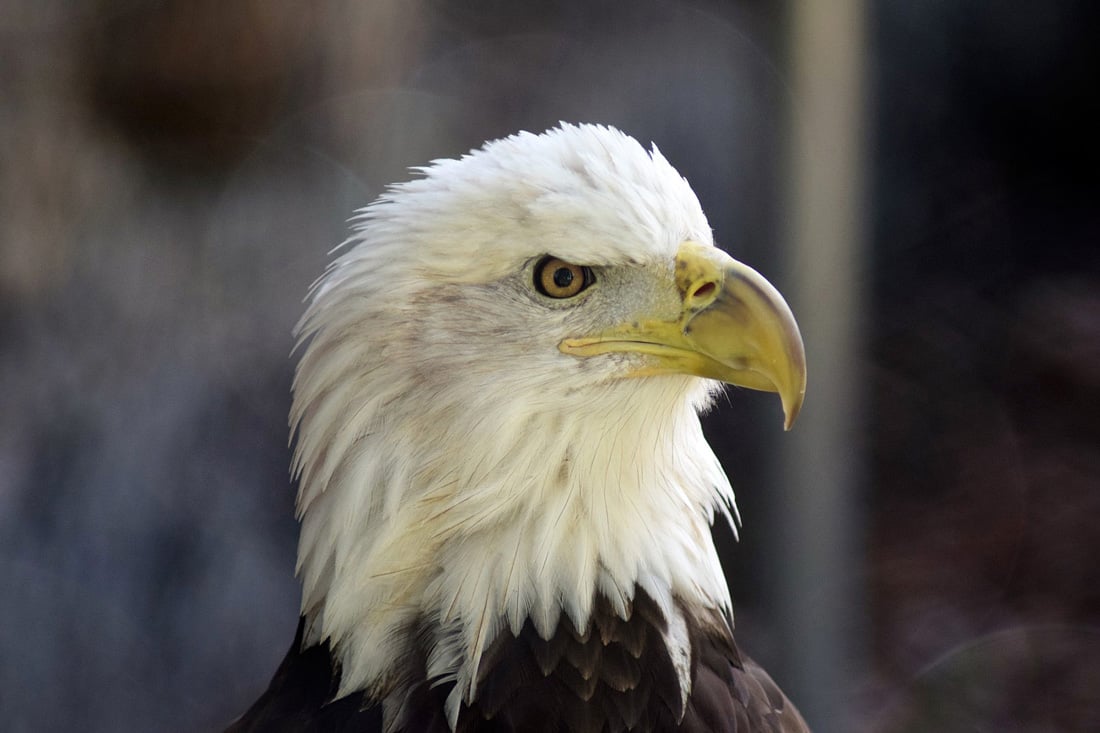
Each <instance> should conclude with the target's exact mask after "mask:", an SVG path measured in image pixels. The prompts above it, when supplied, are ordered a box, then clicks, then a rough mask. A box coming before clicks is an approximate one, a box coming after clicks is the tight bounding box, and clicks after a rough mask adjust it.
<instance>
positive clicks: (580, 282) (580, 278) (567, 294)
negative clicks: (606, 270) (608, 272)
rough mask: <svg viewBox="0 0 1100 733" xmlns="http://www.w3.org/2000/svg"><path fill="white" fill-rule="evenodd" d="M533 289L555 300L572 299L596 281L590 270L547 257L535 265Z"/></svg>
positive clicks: (550, 256)
mask: <svg viewBox="0 0 1100 733" xmlns="http://www.w3.org/2000/svg"><path fill="white" fill-rule="evenodd" d="M534 276H535V277H534V280H535V289H536V290H537V291H538V292H539V293H540V294H542V295H545V296H546V297H548V298H554V299H556V300H562V299H564V298H572V297H573V296H575V295H578V294H580V293H581V292H583V291H584V290H585V289H586V288H588V286H590V285H591V284H592V283H594V282H595V281H596V277H595V275H594V274H593V273H592V268H591V267H587V266H585V265H575V264H573V263H571V262H566V261H565V260H562V259H559V258H558V257H554V256H553V255H547V256H546V257H543V258H542V259H541V260H539V262H538V264H537V265H535V272H534Z"/></svg>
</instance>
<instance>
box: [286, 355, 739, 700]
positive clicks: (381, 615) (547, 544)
mask: <svg viewBox="0 0 1100 733" xmlns="http://www.w3.org/2000/svg"><path fill="white" fill-rule="evenodd" d="M318 347H323V344H314V345H313V346H312V347H311V350H312V349H313V348H318ZM307 359H308V355H307ZM304 363H305V362H304ZM391 376H392V377H393V380H392V381H391V382H389V385H390V386H389V388H388V389H382V390H379V389H377V388H374V385H379V384H387V382H386V381H385V380H378V379H376V378H373V377H376V375H373V374H368V375H367V377H364V379H369V381H370V382H371V383H372V389H370V390H367V389H363V387H364V386H365V385H362V384H356V383H355V380H347V379H344V380H342V381H338V382H332V383H329V384H328V385H326V388H325V389H324V390H323V393H321V394H317V395H315V396H316V397H317V399H314V400H307V399H306V398H305V395H304V394H303V392H302V387H303V386H306V387H308V386H309V385H306V384H302V385H299V387H298V389H297V390H296V395H297V397H296V412H299V413H300V416H301V419H302V423H301V433H300V435H299V443H298V449H297V458H298V464H299V467H300V470H301V475H302V479H301V480H302V484H301V492H300V495H299V512H300V515H301V520H302V533H301V541H300V545H299V553H298V570H299V573H300V575H301V579H302V583H303V586H304V587H303V601H302V612H303V614H304V615H305V616H306V617H307V620H308V624H309V626H308V629H309V630H308V635H309V636H308V638H307V643H316V642H319V641H321V640H323V639H325V638H328V639H330V640H331V643H332V645H333V648H334V650H335V653H336V655H337V657H338V659H339V661H340V663H341V667H342V675H343V676H342V681H341V687H342V690H341V692H342V693H346V692H350V691H354V690H358V689H368V690H372V691H374V692H376V693H383V694H384V693H385V692H388V687H389V686H390V685H391V683H392V682H393V679H392V677H391V675H392V674H393V660H395V659H401V658H402V657H403V655H408V654H409V653H410V651H412V650H410V649H408V648H405V645H406V644H408V643H409V640H410V639H412V638H413V636H414V635H413V634H409V633H404V632H407V631H408V630H409V629H410V627H411V626H412V625H413V624H416V623H418V622H425V621H426V622H427V623H428V624H429V625H430V627H432V628H437V629H438V634H437V635H436V636H435V638H434V644H435V646H434V648H433V649H431V650H430V653H429V659H428V667H429V670H428V671H429V674H430V676H432V678H433V679H437V680H442V681H446V680H455V681H456V682H457V683H458V684H457V685H456V688H455V689H456V694H458V695H462V696H465V697H466V699H469V698H470V697H471V696H472V694H473V689H472V687H473V681H474V680H476V679H477V669H478V664H479V661H480V657H481V654H482V652H483V651H484V650H485V648H486V647H487V645H488V644H489V643H490V642H491V641H492V640H493V638H494V637H495V636H496V635H497V634H498V633H499V632H500V631H502V630H503V629H504V628H505V627H508V628H510V629H511V630H512V632H514V633H518V632H519V630H520V629H521V628H522V626H523V624H524V622H525V621H526V620H527V619H528V618H529V619H530V620H531V621H532V623H533V624H534V626H535V628H536V629H537V630H538V632H539V633H540V634H541V635H542V636H544V637H545V638H549V637H550V636H551V635H552V634H553V633H554V630H555V628H556V626H557V623H558V620H559V616H560V614H561V613H563V612H564V613H565V614H568V616H569V617H570V618H571V619H572V621H573V623H574V624H575V625H576V627H577V628H586V627H587V625H588V620H589V614H590V611H591V605H592V601H593V599H594V596H595V594H596V593H601V594H603V595H604V596H606V597H607V598H608V600H610V601H611V603H612V605H613V606H614V607H615V608H617V609H618V611H619V613H620V614H621V615H622V616H624V617H626V616H627V614H628V611H627V608H628V606H629V604H630V601H631V599H632V598H633V595H634V592H635V588H642V589H643V590H645V591H646V592H647V593H648V594H649V595H650V596H651V597H652V598H653V599H655V600H656V601H657V603H658V604H659V605H661V606H662V607H663V610H664V611H665V614H666V617H668V618H670V619H672V618H673V616H674V603H673V599H674V598H679V599H682V600H683V601H685V602H687V603H691V604H699V605H701V606H703V607H708V608H718V609H721V610H722V611H724V612H728V610H729V604H730V602H729V592H728V590H727V587H726V583H725V579H724V576H723V574H722V569H721V566H720V564H719V561H718V557H717V555H716V552H715V549H714V546H713V543H712V540H711V537H710V530H709V525H710V524H711V522H712V521H713V519H714V514H715V511H716V509H717V510H720V511H723V512H725V511H726V510H727V507H732V506H733V495H732V491H731V489H730V486H729V482H728V480H727V479H726V477H725V474H724V473H723V471H722V469H721V466H720V465H719V463H718V461H717V459H716V458H715V457H714V454H713V453H712V451H711V449H710V447H709V446H708V445H707V443H706V441H705V439H704V438H703V435H702V431H701V428H700V425H699V420H698V417H697V415H696V407H697V405H696V404H693V403H694V402H701V401H703V400H705V399H706V387H707V385H706V384H705V383H703V382H701V381H699V380H693V379H690V378H678V377H661V378H651V379H648V380H645V382H644V383H641V384H640V383H638V382H637V381H634V380H632V382H631V383H630V384H629V387H628V388H624V385H623V384H622V383H619V384H614V383H612V384H605V385H602V386H601V387H599V388H594V389H598V391H599V392H600V394H599V395H598V398H597V397H596V396H590V395H583V394H576V395H573V396H571V398H570V401H569V404H560V405H549V404H545V403H544V404H541V405H540V404H539V401H538V399H537V396H533V395H532V394H530V393H524V392H519V393H517V392H515V391H511V390H510V389H509V387H508V385H495V386H493V387H490V386H489V385H484V386H483V387H482V392H481V393H482V394H483V395H484V403H485V406H486V407H489V406H491V409H480V410H479V409H476V406H463V405H459V404H453V403H450V402H448V401H447V399H446V397H445V393H444V394H440V395H436V397H437V398H438V399H432V398H431V397H430V396H429V395H425V394H422V393H421V394H419V395H418V398H417V399H415V400H409V399H407V395H406V396H403V394H402V391H403V390H417V389H418V387H417V385H416V384H415V383H414V382H415V375H406V378H405V379H401V378H400V377H399V375H396V374H393V375H391ZM300 378H301V375H300ZM457 379H458V380H459V381H461V380H462V377H458V378H457ZM464 387H465V389H463V388H459V387H456V388H455V389H453V390H451V391H452V392H455V393H467V394H469V393H471V392H470V391H469V390H470V389H472V388H473V385H464ZM537 390H538V385H536V386H535V391H537ZM690 390H694V392H695V397H696V400H694V401H693V400H692V399H690V397H689V394H688V393H689V391H690ZM589 397H592V399H588V398H589ZM411 403H415V405H416V406H417V408H418V409H420V410H423V409H425V408H427V411H426V412H413V411H412V404H411ZM588 404H597V405H599V409H600V410H601V413H600V414H592V413H591V412H590V411H589V409H588V408H587V405H588ZM327 411H331V413H330V414H326V412H327ZM333 413H334V414H333ZM333 417H336V419H331V418H333ZM325 418H328V419H325ZM315 429H316V430H317V432H316V433H315V432H314V431H315ZM684 682H685V692H686V688H687V687H689V686H690V681H689V680H686V679H685V680H684ZM457 703H458V698H457V697H456V699H455V700H454V701H452V704H453V705H454V706H455V708H456V709H457Z"/></svg>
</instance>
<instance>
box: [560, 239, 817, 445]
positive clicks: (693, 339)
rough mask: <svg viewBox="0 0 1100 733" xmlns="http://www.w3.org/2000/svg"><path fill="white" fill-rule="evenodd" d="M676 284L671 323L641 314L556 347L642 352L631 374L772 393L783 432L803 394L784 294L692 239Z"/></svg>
mask: <svg viewBox="0 0 1100 733" xmlns="http://www.w3.org/2000/svg"><path fill="white" fill-rule="evenodd" d="M675 279H676V287H677V289H678V290H679V292H680V296H681V299H682V304H681V311H680V314H679V317H678V318H677V319H676V320H675V321H669V320H657V319H649V320H647V319H645V318H644V317H643V318H639V319H635V320H632V321H631V322H629V323H624V324H621V325H619V326H616V327H613V328H611V329H608V330H606V331H603V332H601V333H598V334H593V335H591V336H585V337H580V338H569V339H565V340H564V341H562V342H561V344H560V345H559V348H560V349H561V351H563V352H564V353H566V354H572V355H574V356H581V357H588V356H595V355H598V354H607V353H612V352H620V353H622V352H627V353H637V354H643V355H645V357H644V358H643V359H642V360H641V365H640V366H638V367H636V368H634V369H633V370H632V371H631V372H630V373H629V374H628V375H627V376H631V377H643V376H652V375H656V374H691V375H694V376H698V377H706V378H709V379H717V380H720V381H723V382H726V383H728V384H733V385H737V386H739V387H747V388H749V389H757V390H763V391H765V392H777V393H779V397H780V400H781V401H782V403H783V414H784V416H785V420H784V427H785V428H786V429H788V430H789V429H790V427H791V425H793V424H794V420H795V418H796V417H797V416H798V411H799V410H800V409H801V407H802V400H803V397H804V396H805V394H806V354H805V350H804V348H803V345H802V336H801V334H800V333H799V331H798V324H797V323H796V322H795V320H794V315H792V314H791V309H790V308H789V307H788V306H787V303H786V301H785V300H783V296H782V295H780V294H779V291H778V290H776V289H775V288H774V287H773V286H772V284H771V283H769V282H768V281H767V280H765V279H764V277H763V276H762V275H760V274H759V273H758V272H756V271H755V270H753V269H752V268H751V267H748V266H747V265H744V264H742V263H740V262H738V261H737V260H735V259H733V258H732V257H730V256H729V255H727V254H726V253H725V252H723V251H722V250H720V249H717V248H715V247H708V246H705V245H701V244H698V243H696V242H684V243H683V244H681V245H680V249H679V250H678V252H677V254H676V267H675Z"/></svg>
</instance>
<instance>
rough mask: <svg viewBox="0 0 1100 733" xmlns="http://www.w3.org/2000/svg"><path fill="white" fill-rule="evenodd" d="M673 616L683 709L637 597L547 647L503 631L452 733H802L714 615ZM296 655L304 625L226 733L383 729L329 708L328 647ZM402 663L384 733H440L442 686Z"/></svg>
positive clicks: (346, 701) (334, 703)
mask: <svg viewBox="0 0 1100 733" xmlns="http://www.w3.org/2000/svg"><path fill="white" fill-rule="evenodd" d="M682 610H683V611H684V612H685V613H688V616H687V618H688V620H689V622H688V628H689V633H690V636H691V647H692V649H691V651H692V667H691V681H692V686H691V694H690V696H689V697H688V699H687V703H686V705H685V704H684V703H683V702H682V699H681V698H682V696H681V688H680V680H679V677H678V675H677V673H676V670H675V667H674V665H673V660H672V659H671V658H670V655H669V651H668V649H667V647H666V645H665V643H664V636H665V630H666V620H665V618H664V616H663V615H662V614H661V611H660V609H659V608H658V607H657V605H656V604H655V603H654V602H653V600H652V599H650V598H649V597H648V596H646V595H645V594H644V593H642V592H641V591H639V592H638V594H637V596H636V597H635V600H634V603H633V608H632V612H631V614H630V618H629V620H623V619H621V618H619V617H618V616H617V615H616V614H615V613H614V612H613V611H612V609H611V607H610V604H608V603H607V602H606V601H603V600H602V599H599V600H598V601H597V603H596V604H595V607H594V610H593V614H592V618H591V621H590V624H589V627H588V629H585V630H578V629H576V628H575V627H574V626H573V624H572V623H571V622H570V621H568V620H567V619H565V618H564V617H563V620H562V622H561V623H560V624H559V626H558V629H557V631H556V633H555V634H554V635H553V636H552V637H551V638H550V639H549V640H544V639H542V638H540V637H539V635H538V634H537V633H536V632H535V630H534V627H533V626H532V625H531V624H530V623H529V622H528V623H527V624H526V625H525V626H524V627H523V629H522V630H521V632H520V634H519V636H518V637H517V636H514V635H512V634H511V633H510V632H507V631H506V632H504V633H502V634H501V635H500V636H499V637H498V638H497V639H496V640H495V641H494V642H493V643H492V644H491V645H490V647H489V649H488V650H487V651H486V653H485V655H484V657H483V659H482V663H481V673H480V674H479V679H478V685H477V695H476V697H475V700H474V702H473V703H472V704H470V705H468V706H463V708H462V710H461V711H460V713H459V717H458V723H457V726H456V732H457V733H475V732H476V733H483V732H496V731H499V732H501V733H503V732H504V731H530V732H531V733H540V732H545V733H574V732H576V733H618V732H619V731H638V732H639V733H648V732H656V731H683V732H684V733H726V732H729V733H733V732H735V731H736V732H738V733H744V732H745V731H768V732H771V733H788V732H790V733H794V732H798V731H807V730H808V728H807V727H806V724H805V722H804V721H803V720H802V717H801V716H800V715H799V713H798V711H797V710H796V709H795V708H794V706H793V705H792V704H791V702H790V701H789V700H788V699H787V698H786V696H784V694H783V693H782V691H780V689H779V688H778V686H777V685H776V684H775V682H773V681H772V679H771V677H769V676H768V674H767V673H766V672H765V671H764V670H763V669H761V668H760V667H759V666H757V665H756V663H754V662H753V661H752V660H750V659H748V658H747V657H744V656H743V655H742V654H741V653H740V651H739V650H738V649H737V646H736V644H735V643H734V641H733V636H732V634H730V632H729V627H728V625H727V624H726V622H725V620H724V619H723V618H722V617H721V615H720V614H719V613H717V612H715V611H709V612H708V613H707V614H706V615H703V616H697V615H691V614H690V612H689V609H682ZM300 645H301V627H299V632H298V636H297V638H295V641H294V644H293V645H292V646H291V649H290V652H289V653H288V654H287V657H286V659H285V660H284V661H283V663H282V665H281V666H280V667H279V670H278V671H277V672H276V674H275V678H274V679H273V680H272V682H271V686H270V688H269V689H268V691H267V692H266V693H264V695H263V696H262V697H261V698H260V699H259V700H258V701H257V702H256V704H255V705H253V707H252V708H251V709H250V710H249V711H248V713H246V714H245V715H244V716H243V717H242V718H241V719H240V720H239V721H237V722H236V723H234V724H233V725H232V726H231V727H230V728H229V731H230V732H231V733H254V732H255V733H258V732H260V731H318V732H320V731H347V732H348V733H352V732H353V731H354V732H360V731H362V732H364V733H366V732H370V731H379V732H380V731H383V730H384V721H383V714H382V705H381V704H379V703H378V702H377V701H374V700H371V699H369V698H367V697H366V696H364V695H362V694H352V695H348V696H345V697H343V698H341V699H339V700H333V699H332V697H333V695H334V693H335V691H336V689H337V687H338V682H339V669H338V668H337V667H336V665H335V664H334V662H333V659H332V656H331V654H330V652H329V649H328V646H327V644H325V645H320V646H313V647H310V648H308V649H305V650H301V649H300ZM402 663H403V664H404V665H405V666H406V670H405V675H404V676H405V679H406V680H408V684H407V685H406V686H405V690H404V694H403V698H404V706H403V710H404V712H403V713H402V714H400V715H398V716H397V718H398V719H396V720H393V721H389V723H390V724H391V729H390V730H389V731H387V733H436V732H438V733H447V732H449V731H450V728H449V727H448V725H447V721H446V716H445V714H444V701H445V700H446V698H447V695H448V693H449V692H450V690H451V684H441V685H435V686H432V684H431V682H430V681H429V680H427V679H426V677H425V673H424V664H423V657H421V658H416V656H415V655H414V656H413V657H411V658H409V659H406V660H402ZM452 684H453V683H452ZM398 707H400V705H395V706H392V708H391V709H394V710H396V709H397V708H398ZM391 716H392V713H391Z"/></svg>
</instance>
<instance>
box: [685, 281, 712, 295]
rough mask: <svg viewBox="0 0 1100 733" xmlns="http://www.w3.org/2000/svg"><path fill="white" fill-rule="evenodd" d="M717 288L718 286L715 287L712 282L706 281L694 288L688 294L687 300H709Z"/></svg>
mask: <svg viewBox="0 0 1100 733" xmlns="http://www.w3.org/2000/svg"><path fill="white" fill-rule="evenodd" d="M717 287H718V286H717V285H715V284H714V282H713V281H710V280H708V281H707V282H705V283H703V284H702V285H700V286H699V287H697V288H695V290H693V291H691V292H690V293H688V299H689V300H703V299H705V298H709V297H710V295H711V293H713V292H714V291H715V289H717Z"/></svg>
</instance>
